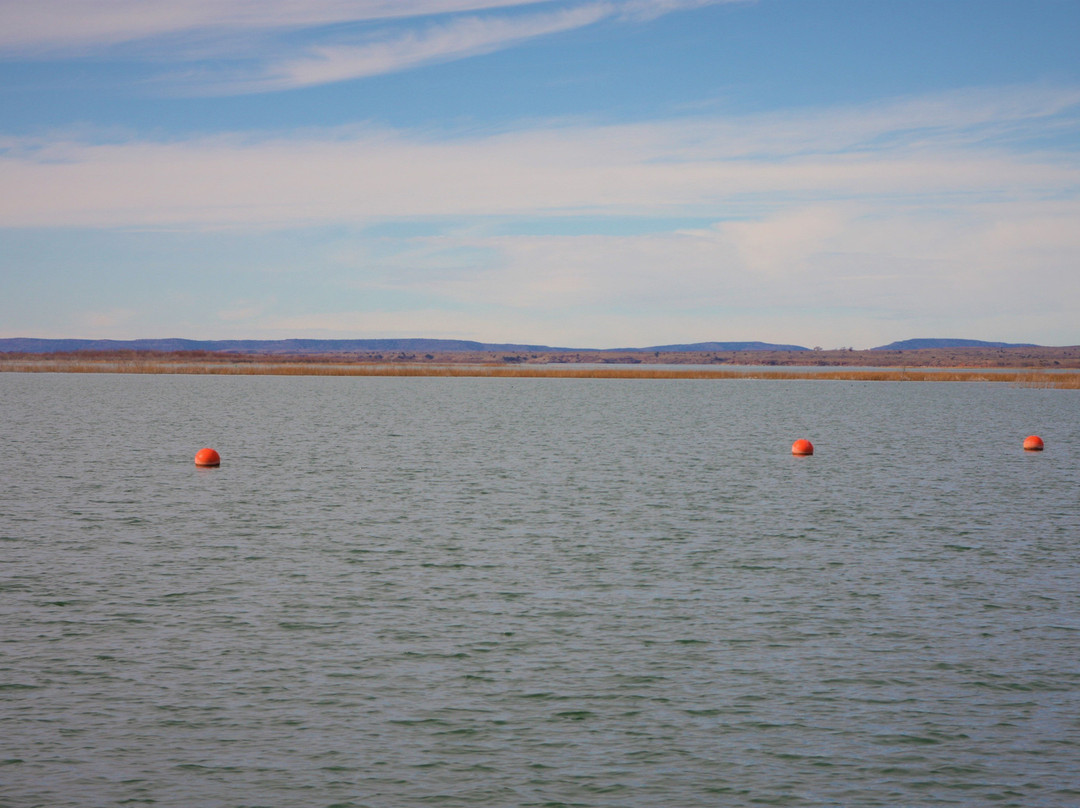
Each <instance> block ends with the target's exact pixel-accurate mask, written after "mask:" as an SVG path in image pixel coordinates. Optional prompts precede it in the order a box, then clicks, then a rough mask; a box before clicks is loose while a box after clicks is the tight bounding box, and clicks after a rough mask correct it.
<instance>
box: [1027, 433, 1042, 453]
mask: <svg viewBox="0 0 1080 808" xmlns="http://www.w3.org/2000/svg"><path fill="white" fill-rule="evenodd" d="M1024 449H1026V450H1027V451H1029V452H1041V451H1042V450H1043V439H1042V438H1040V437H1039V436H1038V435H1028V436H1027V437H1026V438H1024Z"/></svg>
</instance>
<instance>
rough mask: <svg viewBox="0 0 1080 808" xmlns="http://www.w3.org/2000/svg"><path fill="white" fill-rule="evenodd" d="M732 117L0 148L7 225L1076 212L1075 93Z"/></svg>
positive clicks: (976, 96) (954, 97)
mask: <svg viewBox="0 0 1080 808" xmlns="http://www.w3.org/2000/svg"><path fill="white" fill-rule="evenodd" d="M1011 94H1012V95H1015V96H1016V99H1015V100H1014V101H1009V100H1008V98H1007V97H1006V96H1008V95H1010V93H1003V94H1002V97H1000V98H998V99H997V100H996V102H994V103H992V104H991V103H988V101H987V99H986V98H985V96H984V94H983V93H981V92H975V93H972V94H970V95H969V96H964V95H963V94H958V93H954V94H950V95H949V96H947V99H945V100H947V103H944V102H943V98H942V97H939V96H934V97H927V98H923V99H906V100H901V101H897V102H895V103H894V104H892V105H884V104H878V105H875V106H873V107H870V108H868V109H867V110H864V114H863V115H861V116H860V115H859V114H858V111H857V110H854V109H850V108H845V109H839V110H831V111H828V110H817V111H813V112H807V113H805V114H803V115H802V116H798V115H795V114H793V113H788V114H784V115H782V116H779V117H778V116H772V115H770V116H759V117H743V118H737V119H726V120H725V119H706V120H683V121H668V122H655V123H645V124H624V125H610V126H585V125H581V126H573V125H569V126H558V127H555V126H553V127H547V128H543V127H541V128H534V129H524V130H521V131H515V132H508V133H500V134H495V135H486V136H470V137H456V138H446V139H438V138H436V137H433V136H430V135H428V136H424V137H420V136H416V135H414V134H410V133H407V132H394V131H385V130H370V129H342V130H335V131H331V132H323V133H310V132H309V133H297V134H293V135H278V136H276V137H272V136H261V137H252V136H246V135H239V134H238V135H232V136H216V137H202V138H196V139H190V140H186V141H175V142H154V141H135V142H112V143H92V142H87V141H86V140H71V139H62V138H60V139H55V140H50V139H45V140H30V139H25V138H9V139H8V140H7V141H6V142H5V143H2V144H0V184H2V185H3V187H4V188H5V189H7V192H6V193H5V194H4V195H2V196H0V226H23V227H37V226H58V225H75V226H87V227H154V226H161V227H172V226H184V227H237V226H254V227H293V226H305V225H309V224H315V223H328V222H337V223H351V224H363V223H365V222H371V221H376V220H384V219H390V218H415V217H454V216H458V217H463V216H537V215H540V216H547V215H565V214H580V213H589V214H594V215H606V216H621V215H631V216H669V217H678V216H686V215H693V216H706V217H710V216H716V217H736V218H738V217H745V216H756V215H758V214H759V213H761V212H768V211H770V210H776V209H781V208H784V207H789V206H792V205H798V204H803V203H806V202H808V201H816V202H822V201H832V202H837V201H845V200H852V199H862V200H867V199H882V200H885V199H888V200H889V201H890V204H894V205H897V204H916V203H917V204H923V205H925V204H929V203H931V202H933V203H940V204H945V205H947V204H951V201H952V200H956V199H965V200H973V199H987V200H1001V199H1039V198H1048V199H1049V198H1058V199H1060V198H1075V197H1076V195H1077V193H1078V190H1077V189H1078V188H1080V158H1078V157H1077V154H1076V153H1075V152H1052V151H1043V150H1040V149H1037V148H1034V147H1031V146H1025V147H1024V148H1005V147H1004V146H1003V145H1002V143H1001V141H1002V138H1004V139H1005V140H1006V141H1007V142H1008V145H1009V146H1010V147H1011V146H1015V144H1016V142H1017V141H1024V140H1025V139H1035V138H1037V137H1038V136H1039V135H1040V134H1041V133H1043V132H1044V131H1045V129H1046V126H1047V124H1048V122H1051V123H1054V124H1056V125H1060V126H1062V127H1072V129H1073V130H1075V129H1076V128H1077V114H1076V113H1077V105H1078V104H1080V94H1078V93H1077V92H1076V91H1074V90H1062V91H1056V92H1055V91H1051V90H1043V91H1040V92H1035V91H1030V90H1024V89H1023V88H1017V89H1015V90H1013V91H1012V93H1011Z"/></svg>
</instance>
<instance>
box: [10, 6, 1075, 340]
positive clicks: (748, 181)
mask: <svg viewBox="0 0 1080 808" xmlns="http://www.w3.org/2000/svg"><path fill="white" fill-rule="evenodd" d="M1078 40H1080V2H1076V0H33V2H27V0H0V337H20V336H21V337H46V338H47V337H56V338H59V337H74V338H111V339H135V338H153V337H156V338H163V337H184V338H189V339H233V338H235V339H285V338H317V339H331V338H363V339H372V338H400V337H430V338H441V339H468V340H479V341H482V342H513V343H531V344H542V345H551V346H562V347H576V348H616V347H642V346H650V345H660V344H671V343H689V342H704V341H744V340H760V341H765V342H776V343H793V344H798V345H804V346H807V347H814V346H821V347H824V348H838V347H855V348H870V347H875V346H879V345H883V344H886V343H889V342H892V341H894V340H901V339H909V338H916V337H957V338H967V339H983V340H994V341H1006V342H1025V343H1037V344H1042V345H1076V344H1080V314H1078V312H1080V226H1078V225H1080V49H1078V48H1077V45H1076V43H1077V41H1078Z"/></svg>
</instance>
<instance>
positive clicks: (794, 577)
mask: <svg viewBox="0 0 1080 808" xmlns="http://www.w3.org/2000/svg"><path fill="white" fill-rule="evenodd" d="M0 415H2V418H0V441H2V445H3V448H4V453H5V464H4V467H3V471H2V472H0V475H2V478H3V485H2V486H0V551H2V553H3V555H2V564H0V728H2V730H0V732H2V737H0V805H3V806H12V807H15V806H18V808H23V806H47V807H48V808H66V807H67V806H79V807H80V808H84V807H85V806H114V805H133V806H137V805H153V806H169V807H170V808H171V807H172V806H176V808H180V806H200V807H210V808H213V807H215V806H221V807H222V808H237V807H238V806H250V807H252V808H254V806H275V807H277V806H326V807H328V806H337V808H344V807H345V806H371V807H372V808H407V807H411V806H454V807H457V806H460V807H461V808H465V806H470V808H476V807H486V806H490V807H491V808H506V807H507V806H548V807H549V808H551V807H554V806H582V807H587V808H599V807H600V806H604V807H611V808H615V807H624V806H625V807H627V808H639V807H642V808H644V807H645V806H649V807H650V808H651V807H653V806H655V807H656V808H661V806H663V807H664V808H696V807H697V806H752V805H775V806H890V808H895V807H896V806H938V805H941V806H957V805H959V806H983V805H999V806H1024V808H1031V807H1032V806H1072V805H1076V804H1078V803H1080V779H1078V776H1077V772H1078V771H1080V586H1078V582H1077V581H1078V579H1077V574H1078V570H1080V454H1078V448H1080V391H1075V390H1047V389H1024V388H1019V387H1012V386H1009V385H1006V384H1002V383H950V382H935V383H917V382H896V383H894V382H843V381H822V380H813V379H807V380H794V381H776V380H753V379H742V380H740V379H734V380H697V381H694V380H606V379H461V378H372V377H367V378H364V377H359V378H357V377H351V378H348V377H285V376H265V377H261V376H244V377H232V376H164V375H161V376H155V375H147V376H140V375H127V374H119V375H111V374H86V375H82V374H20V373H6V374H0ZM1031 433H1037V434H1039V435H1041V436H1042V437H1043V439H1044V440H1045V441H1046V450H1045V451H1043V452H1039V453H1031V452H1024V451H1023V450H1022V449H1021V444H1022V441H1023V439H1024V437H1025V436H1026V435H1028V434H1031ZM801 437H805V438H809V439H810V440H812V441H813V443H814V445H815V448H816V452H815V454H814V455H813V456H812V457H795V456H792V455H791V453H790V447H791V443H792V441H794V440H795V439H796V438H801ZM202 446H212V447H214V448H215V449H217V450H218V451H219V452H220V453H221V457H222V465H221V467H220V468H217V469H199V468H196V467H195V466H194V464H193V461H192V458H193V457H194V454H195V452H196V451H197V450H198V449H199V448H200V447H202Z"/></svg>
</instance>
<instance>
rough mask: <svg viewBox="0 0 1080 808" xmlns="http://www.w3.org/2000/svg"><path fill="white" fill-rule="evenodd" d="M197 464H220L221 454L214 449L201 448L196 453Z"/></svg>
mask: <svg viewBox="0 0 1080 808" xmlns="http://www.w3.org/2000/svg"><path fill="white" fill-rule="evenodd" d="M195 465H196V466H220V465H221V455H219V454H218V453H217V452H215V451H214V450H213V449H209V448H207V449H199V451H197V452H196V453H195Z"/></svg>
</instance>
